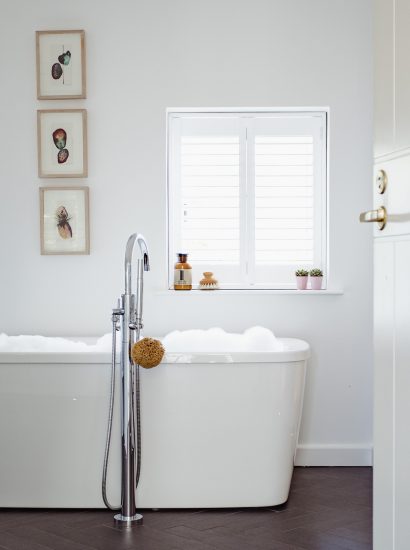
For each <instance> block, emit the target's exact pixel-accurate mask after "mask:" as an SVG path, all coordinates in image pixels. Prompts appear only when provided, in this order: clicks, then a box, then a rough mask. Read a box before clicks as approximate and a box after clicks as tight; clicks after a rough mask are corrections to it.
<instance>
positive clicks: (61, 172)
mask: <svg viewBox="0 0 410 550" xmlns="http://www.w3.org/2000/svg"><path fill="white" fill-rule="evenodd" d="M37 147H38V175H39V177H40V178H81V177H87V111H86V110H85V109H61V110H57V109H50V110H40V111H37Z"/></svg>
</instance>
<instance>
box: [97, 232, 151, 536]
mask: <svg viewBox="0 0 410 550" xmlns="http://www.w3.org/2000/svg"><path fill="white" fill-rule="evenodd" d="M136 242H137V244H138V247H139V252H140V258H139V259H138V260H137V277H136V291H135V294H133V293H132V257H133V251H134V246H135V243H136ZM124 267H125V291H124V294H122V296H121V299H120V300H119V307H118V308H116V309H113V315H112V321H113V353H112V371H111V377H112V378H111V396H110V415H109V426H108V432H107V443H106V449H105V456H104V469H103V483H102V493H103V499H104V502H105V504H106V506H107V507H108V508H111V509H114V508H113V507H112V506H111V505H110V504H109V503H108V500H107V495H106V477H107V465H108V455H109V448H110V439H111V427H112V411H113V405H114V381H115V359H116V332H117V331H118V330H119V331H120V332H121V354H120V366H121V382H122V387H121V512H120V513H119V514H116V515H115V516H114V519H115V521H116V522H119V523H120V524H122V525H133V524H135V523H141V522H142V515H141V514H137V512H136V506H135V491H136V487H137V485H138V480H139V473H140V467H141V464H140V462H141V433H140V399H139V366H138V365H134V364H133V362H132V360H131V348H132V345H133V344H134V343H135V342H137V341H138V340H139V339H140V338H141V331H142V328H143V323H142V306H143V281H144V271H149V269H150V265H149V254H148V247H147V243H146V241H145V239H144V237H143V236H142V235H140V234H137V233H134V234H133V235H131V236H130V238H129V239H128V242H127V246H126V249H125V264H124ZM118 325H119V326H118Z"/></svg>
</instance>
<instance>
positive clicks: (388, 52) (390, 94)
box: [374, 0, 394, 157]
mask: <svg viewBox="0 0 410 550" xmlns="http://www.w3.org/2000/svg"><path fill="white" fill-rule="evenodd" d="M393 150H394V0H375V1H374V155H375V156H376V157H377V156H379V155H382V154H385V153H390V152H391V151H393Z"/></svg>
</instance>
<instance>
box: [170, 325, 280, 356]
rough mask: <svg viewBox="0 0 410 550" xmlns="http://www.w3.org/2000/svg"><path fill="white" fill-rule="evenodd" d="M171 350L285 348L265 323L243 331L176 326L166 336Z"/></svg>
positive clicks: (257, 349) (278, 349) (231, 350)
mask: <svg viewBox="0 0 410 550" xmlns="http://www.w3.org/2000/svg"><path fill="white" fill-rule="evenodd" d="M162 345H163V346H164V348H165V350H166V352H168V353H178V352H191V353H195V352H200V353H203V352H209V353H214V352H224V353H225V352H250V351H256V352H258V351H264V352H266V351H282V350H283V349H284V347H283V343H282V342H281V341H280V340H278V339H276V337H275V335H274V334H273V332H272V331H271V330H269V329H267V328H265V327H258V326H256V327H251V328H248V329H247V330H245V332H243V333H242V334H237V333H231V332H225V331H224V330H223V329H221V328H210V329H208V330H200V329H194V330H185V331H179V330H174V331H173V332H170V333H169V334H167V335H166V336H165V337H164V338H163V339H162Z"/></svg>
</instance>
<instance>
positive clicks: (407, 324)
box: [395, 240, 410, 550]
mask: <svg viewBox="0 0 410 550" xmlns="http://www.w3.org/2000/svg"><path fill="white" fill-rule="evenodd" d="M395 257H396V262H395V263H396V266H395V268H396V269H395V271H396V273H395V281H396V284H395V294H396V299H395V321H396V365H395V367H396V368H395V387H396V392H395V394H396V395H395V418H396V430H395V432H396V433H395V443H396V445H395V478H396V479H395V512H396V517H395V534H396V536H395V539H396V546H395V548H396V550H408V548H409V545H410V543H409V541H410V522H409V517H410V470H409V459H410V435H409V418H410V399H409V389H410V368H409V367H410V339H409V335H410V289H409V270H410V241H408V240H406V241H398V242H396V244H395Z"/></svg>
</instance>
